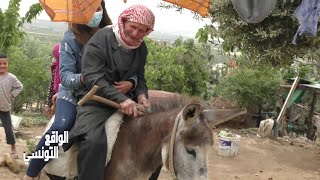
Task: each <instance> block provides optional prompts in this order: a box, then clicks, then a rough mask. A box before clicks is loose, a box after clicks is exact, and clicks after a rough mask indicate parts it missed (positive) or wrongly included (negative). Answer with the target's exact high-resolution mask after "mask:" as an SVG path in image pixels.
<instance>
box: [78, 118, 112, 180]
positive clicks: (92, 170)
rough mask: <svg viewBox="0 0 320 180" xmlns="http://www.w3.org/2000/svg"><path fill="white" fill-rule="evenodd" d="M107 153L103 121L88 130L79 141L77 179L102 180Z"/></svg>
mask: <svg viewBox="0 0 320 180" xmlns="http://www.w3.org/2000/svg"><path fill="white" fill-rule="evenodd" d="M106 153H107V137H106V133H105V127H104V123H100V124H99V125H97V126H96V127H94V128H92V129H91V130H89V131H88V132H87V133H86V134H84V136H83V137H82V138H81V140H80V142H79V153H78V157H77V161H78V179H81V180H103V179H104V167H105V162H106Z"/></svg>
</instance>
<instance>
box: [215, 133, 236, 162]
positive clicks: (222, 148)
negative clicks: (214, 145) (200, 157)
mask: <svg viewBox="0 0 320 180" xmlns="http://www.w3.org/2000/svg"><path fill="white" fill-rule="evenodd" d="M240 138H241V136H239V135H235V136H234V137H223V136H220V137H219V149H218V154H219V155H221V156H226V157H234V156H236V155H237V153H238V149H239V145H240Z"/></svg>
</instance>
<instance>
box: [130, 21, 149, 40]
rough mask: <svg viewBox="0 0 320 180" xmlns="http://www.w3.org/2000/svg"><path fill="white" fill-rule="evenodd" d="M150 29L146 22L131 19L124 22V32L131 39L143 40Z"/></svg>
mask: <svg viewBox="0 0 320 180" xmlns="http://www.w3.org/2000/svg"><path fill="white" fill-rule="evenodd" d="M147 31H148V26H146V25H144V24H139V23H135V22H131V21H126V22H125V23H124V33H125V35H126V37H127V38H128V40H129V41H132V42H141V41H142V40H143V38H144V36H146V34H147Z"/></svg>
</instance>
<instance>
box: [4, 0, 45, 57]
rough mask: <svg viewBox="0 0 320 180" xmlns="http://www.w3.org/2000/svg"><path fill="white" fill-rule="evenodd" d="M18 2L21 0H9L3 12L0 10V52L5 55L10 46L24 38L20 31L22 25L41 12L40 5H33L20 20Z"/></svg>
mask: <svg viewBox="0 0 320 180" xmlns="http://www.w3.org/2000/svg"><path fill="white" fill-rule="evenodd" d="M20 2H21V0H10V2H9V6H8V9H7V10H6V11H5V12H2V11H1V9H0V52H5V53H6V52H7V51H8V49H9V48H10V47H11V46H15V45H17V44H18V43H19V41H20V40H21V39H22V38H23V36H24V33H23V31H22V30H21V28H22V26H23V23H25V22H31V20H32V19H34V18H35V17H36V16H37V15H38V14H39V13H40V12H41V10H42V7H41V6H40V4H34V5H32V6H31V7H30V8H29V11H28V12H27V13H26V15H25V16H24V17H22V18H20V15H19V10H20Z"/></svg>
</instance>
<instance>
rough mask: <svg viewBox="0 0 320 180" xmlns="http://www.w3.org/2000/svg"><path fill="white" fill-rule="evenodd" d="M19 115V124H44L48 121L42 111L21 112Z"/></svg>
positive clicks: (30, 125) (26, 125) (31, 125)
mask: <svg viewBox="0 0 320 180" xmlns="http://www.w3.org/2000/svg"><path fill="white" fill-rule="evenodd" d="M19 116H21V117H22V120H21V124H20V125H21V126H24V127H34V126H44V125H47V123H48V122H49V120H48V119H47V117H46V116H45V115H43V114H42V113H23V114H20V115H19Z"/></svg>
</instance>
